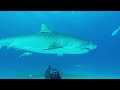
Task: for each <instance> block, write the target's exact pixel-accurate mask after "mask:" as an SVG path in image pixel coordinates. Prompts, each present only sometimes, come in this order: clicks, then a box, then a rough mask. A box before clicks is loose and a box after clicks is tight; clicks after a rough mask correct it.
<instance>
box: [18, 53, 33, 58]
mask: <svg viewBox="0 0 120 90" xmlns="http://www.w3.org/2000/svg"><path fill="white" fill-rule="evenodd" d="M29 55H32V53H30V52H25V53H23V54H22V55H20V56H19V57H22V56H29Z"/></svg>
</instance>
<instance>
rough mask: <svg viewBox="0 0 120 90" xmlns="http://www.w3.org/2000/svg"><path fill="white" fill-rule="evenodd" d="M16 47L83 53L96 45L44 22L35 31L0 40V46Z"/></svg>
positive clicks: (52, 52)
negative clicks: (55, 30) (61, 31)
mask: <svg viewBox="0 0 120 90" xmlns="http://www.w3.org/2000/svg"><path fill="white" fill-rule="evenodd" d="M3 46H7V48H16V49H20V50H25V51H27V52H28V51H29V52H36V53H44V54H57V55H59V56H61V55H63V54H84V53H87V52H89V51H91V50H93V49H95V48H96V47H97V45H96V44H94V43H92V42H89V41H85V40H81V39H79V38H78V37H72V36H70V35H65V34H62V33H57V32H53V31H52V30H50V29H49V28H48V27H47V26H46V25H45V24H42V25H41V29H40V31H39V32H37V33H32V34H29V35H20V36H14V37H10V38H3V39H1V40H0V48H1V47H3Z"/></svg>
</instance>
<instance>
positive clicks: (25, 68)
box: [0, 11, 120, 79]
mask: <svg viewBox="0 0 120 90" xmlns="http://www.w3.org/2000/svg"><path fill="white" fill-rule="evenodd" d="M41 24H45V25H47V26H48V27H49V28H50V30H51V31H53V32H60V33H64V34H69V35H72V36H77V37H80V38H82V39H83V40H88V41H91V42H93V43H95V44H96V45H97V48H96V49H95V50H92V51H90V52H88V53H85V54H79V55H63V56H57V55H50V54H39V53H33V54H32V55H30V56H23V57H19V56H20V55H22V54H23V53H24V51H23V50H16V49H14V48H10V49H7V48H6V47H2V48H1V49H0V79H44V72H45V70H46V68H47V67H48V66H49V65H51V66H52V67H54V68H57V69H59V70H60V73H61V75H62V78H63V79H120V32H118V33H117V34H116V35H115V36H112V32H113V31H114V30H116V29H117V28H118V27H119V26H120V11H0V39H2V38H6V37H11V36H14V35H21V34H31V33H37V32H39V31H40V26H41ZM31 42H33V41H31Z"/></svg>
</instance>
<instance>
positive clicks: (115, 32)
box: [112, 26, 120, 36]
mask: <svg viewBox="0 0 120 90" xmlns="http://www.w3.org/2000/svg"><path fill="white" fill-rule="evenodd" d="M119 31H120V26H119V28H118V29H116V30H114V31H113V32H112V36H115V35H116V34H117V33H118V32H119Z"/></svg>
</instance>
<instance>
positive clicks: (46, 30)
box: [40, 24, 51, 32]
mask: <svg viewBox="0 0 120 90" xmlns="http://www.w3.org/2000/svg"><path fill="white" fill-rule="evenodd" d="M40 32H51V31H50V30H49V29H48V27H47V26H46V25H45V24H42V25H41V30H40Z"/></svg>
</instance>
